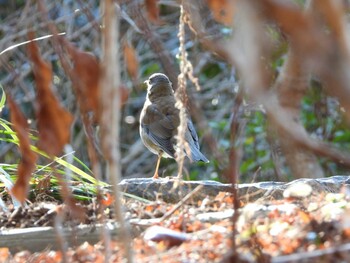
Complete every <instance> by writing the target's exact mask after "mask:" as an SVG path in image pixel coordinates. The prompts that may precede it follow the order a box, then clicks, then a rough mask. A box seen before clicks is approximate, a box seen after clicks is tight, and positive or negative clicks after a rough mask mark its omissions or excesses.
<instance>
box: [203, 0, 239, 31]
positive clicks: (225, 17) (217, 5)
mask: <svg viewBox="0 0 350 263" xmlns="http://www.w3.org/2000/svg"><path fill="white" fill-rule="evenodd" d="M207 2H208V7H209V9H210V10H211V12H212V14H213V17H214V19H215V20H216V21H217V22H219V23H221V24H224V25H226V26H230V25H232V22H233V16H234V14H235V5H236V0H208V1H207Z"/></svg>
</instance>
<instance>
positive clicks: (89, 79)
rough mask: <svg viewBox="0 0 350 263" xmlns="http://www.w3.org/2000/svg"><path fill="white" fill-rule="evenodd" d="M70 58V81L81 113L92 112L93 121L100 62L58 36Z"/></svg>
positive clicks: (95, 117) (96, 115) (95, 114)
mask: <svg viewBox="0 0 350 263" xmlns="http://www.w3.org/2000/svg"><path fill="white" fill-rule="evenodd" d="M60 41H61V43H62V44H63V45H64V46H65V48H66V50H67V52H68V54H69V56H70V58H71V59H72V61H73V65H74V66H73V68H72V74H73V75H72V76H71V77H72V82H73V87H74V90H75V94H76V96H77V100H78V102H79V105H80V110H81V114H82V115H85V114H88V113H90V112H93V113H94V121H96V120H97V118H98V114H99V111H98V110H99V92H100V91H99V81H100V75H101V72H100V64H99V61H98V59H97V58H96V57H95V56H94V55H93V54H91V53H88V52H84V51H81V50H79V49H78V48H76V47H74V46H73V45H72V44H71V43H70V42H69V41H67V40H66V39H65V38H60Z"/></svg>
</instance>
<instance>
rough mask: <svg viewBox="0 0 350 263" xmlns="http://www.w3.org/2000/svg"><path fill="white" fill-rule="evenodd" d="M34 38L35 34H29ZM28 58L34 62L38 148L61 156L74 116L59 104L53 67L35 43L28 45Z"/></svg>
mask: <svg viewBox="0 0 350 263" xmlns="http://www.w3.org/2000/svg"><path fill="white" fill-rule="evenodd" d="M29 38H30V39H33V38H34V33H33V32H31V33H30V34H29ZM28 56H29V58H30V60H31V61H32V64H33V65H32V67H33V73H34V77H35V83H36V88H37V109H36V116H37V123H38V131H39V141H38V147H39V148H40V149H41V150H43V151H45V152H46V153H47V154H49V155H50V156H57V155H59V154H60V153H61V152H62V150H63V147H64V145H66V144H67V143H69V140H70V126H71V124H72V121H73V117H72V115H71V114H70V113H69V112H68V111H66V110H65V109H64V108H63V107H62V106H61V105H60V103H59V101H58V99H57V98H56V96H55V95H54V93H53V92H52V90H51V80H52V70H51V65H49V64H48V63H47V62H45V61H44V60H43V59H42V58H41V56H40V53H39V49H38V46H37V44H36V42H35V41H32V42H30V43H29V44H28Z"/></svg>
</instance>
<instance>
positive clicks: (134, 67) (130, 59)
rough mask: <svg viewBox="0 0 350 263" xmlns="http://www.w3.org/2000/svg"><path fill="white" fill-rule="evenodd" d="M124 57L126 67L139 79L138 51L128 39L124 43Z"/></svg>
mask: <svg viewBox="0 0 350 263" xmlns="http://www.w3.org/2000/svg"><path fill="white" fill-rule="evenodd" d="M123 51H124V58H125V64H126V69H127V71H128V73H129V75H130V77H131V78H132V79H134V80H135V79H137V77H138V72H139V62H138V60H137V56H136V51H135V49H134V47H132V46H131V45H130V44H129V43H128V42H127V41H125V42H124V44H123Z"/></svg>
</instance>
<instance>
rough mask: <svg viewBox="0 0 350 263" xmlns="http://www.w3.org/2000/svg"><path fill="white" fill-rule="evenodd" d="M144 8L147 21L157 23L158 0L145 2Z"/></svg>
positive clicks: (146, 0)
mask: <svg viewBox="0 0 350 263" xmlns="http://www.w3.org/2000/svg"><path fill="white" fill-rule="evenodd" d="M145 6H146V10H147V15H148V18H149V20H151V21H152V22H154V23H158V19H159V7H158V0H145Z"/></svg>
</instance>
